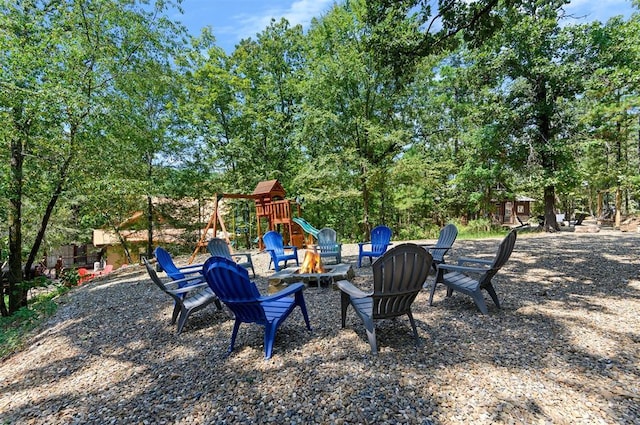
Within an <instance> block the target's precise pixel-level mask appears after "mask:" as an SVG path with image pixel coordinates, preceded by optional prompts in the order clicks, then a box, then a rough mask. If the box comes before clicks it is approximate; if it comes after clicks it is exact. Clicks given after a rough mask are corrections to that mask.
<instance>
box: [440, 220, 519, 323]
mask: <svg viewBox="0 0 640 425" xmlns="http://www.w3.org/2000/svg"><path fill="white" fill-rule="evenodd" d="M516 237H517V232H516V231H515V230H512V231H511V232H509V234H508V235H507V236H506V237H505V238H504V239H503V240H502V242H501V243H500V246H499V248H498V253H497V254H496V256H495V258H494V259H493V260H482V259H474V258H465V257H463V258H459V259H458V265H452V264H439V265H438V272H437V274H436V281H435V282H434V284H433V287H432V288H431V295H430V296H429V305H433V295H434V293H435V291H436V286H437V285H438V283H442V284H444V285H445V286H446V287H447V296H448V297H450V296H451V295H452V294H453V292H454V291H458V292H462V293H463V294H466V295H469V296H470V297H471V298H473V301H474V302H475V303H476V305H477V306H478V309H479V310H480V311H481V312H482V314H488V310H487V305H486V303H485V302H484V297H483V295H482V290H483V289H484V290H485V291H487V292H488V293H489V295H490V296H491V299H492V300H493V302H494V304H495V305H496V307H498V308H500V302H499V301H498V295H497V294H496V291H495V289H494V288H493V285H492V284H491V279H492V278H493V277H494V276H495V275H496V273H498V271H499V270H500V269H501V268H502V266H504V264H505V263H506V262H507V260H508V259H509V257H510V256H511V253H512V252H513V247H514V246H515V243H516ZM463 264H475V265H476V266H475V267H473V266H464V265H463Z"/></svg>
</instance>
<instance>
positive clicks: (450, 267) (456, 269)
mask: <svg viewBox="0 0 640 425" xmlns="http://www.w3.org/2000/svg"><path fill="white" fill-rule="evenodd" d="M437 267H438V271H440V270H448V271H452V272H467V273H486V271H487V270H489V269H486V268H480V267H465V266H454V265H452V264H438V265H437Z"/></svg>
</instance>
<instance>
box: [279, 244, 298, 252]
mask: <svg viewBox="0 0 640 425" xmlns="http://www.w3.org/2000/svg"><path fill="white" fill-rule="evenodd" d="M282 248H284V249H290V250H292V251H293V252H298V247H297V246H293V245H285V246H283V247H282Z"/></svg>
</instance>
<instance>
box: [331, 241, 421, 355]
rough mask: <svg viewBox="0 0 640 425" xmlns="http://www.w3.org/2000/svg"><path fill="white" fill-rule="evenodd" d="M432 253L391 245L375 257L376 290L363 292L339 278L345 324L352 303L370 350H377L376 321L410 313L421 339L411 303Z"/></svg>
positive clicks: (416, 293) (412, 322) (408, 244)
mask: <svg viewBox="0 0 640 425" xmlns="http://www.w3.org/2000/svg"><path fill="white" fill-rule="evenodd" d="M431 262H432V258H431V254H429V253H428V252H427V251H426V250H425V249H424V248H421V247H420V246H418V245H415V244H410V243H407V244H402V245H398V246H395V247H393V248H391V249H390V250H389V251H387V252H385V253H384V254H383V255H382V256H381V257H379V258H378V259H377V260H376V261H374V263H373V265H372V268H373V291H371V292H363V291H361V290H360V289H358V288H356V287H355V286H353V285H352V284H351V283H350V282H349V281H347V280H341V281H339V282H337V285H338V288H340V291H341V297H340V301H341V302H340V305H341V310H342V327H343V328H344V327H345V319H346V317H347V308H348V307H349V305H352V306H353V309H354V310H355V311H356V313H357V314H358V316H360V318H361V319H362V321H363V322H364V327H365V329H366V330H367V338H368V339H369V345H370V346H371V353H372V354H374V355H376V354H377V353H378V346H377V341H376V330H375V325H374V321H375V320H378V319H387V318H392V317H398V316H403V315H405V314H406V315H407V316H409V322H410V323H411V327H412V328H413V335H414V337H415V339H416V344H417V343H419V341H420V340H419V337H418V330H417V329H416V324H415V321H414V320H413V314H412V313H411V304H412V303H413V301H414V300H415V299H416V297H417V296H418V293H419V292H420V290H421V289H422V285H423V284H424V281H425V280H426V278H427V275H428V274H429V269H430V268H431Z"/></svg>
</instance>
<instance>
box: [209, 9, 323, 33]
mask: <svg viewBox="0 0 640 425" xmlns="http://www.w3.org/2000/svg"><path fill="white" fill-rule="evenodd" d="M265 3H266V2H265ZM333 3H334V0H296V1H294V2H291V3H290V4H282V5H281V6H278V7H271V8H269V9H265V10H255V11H253V12H251V13H242V14H237V15H235V16H233V17H232V19H231V20H232V21H234V22H236V23H237V25H234V26H226V27H225V28H218V31H220V32H225V33H227V34H229V35H232V36H234V38H236V41H240V40H241V39H243V38H249V37H251V38H255V35H256V34H257V33H259V32H261V31H263V30H264V29H265V28H266V27H267V26H268V25H269V23H270V22H271V19H275V20H276V21H279V20H280V19H281V18H285V19H286V20H287V21H289V23H290V24H291V25H292V26H293V25H298V24H300V25H302V26H303V27H307V26H308V25H309V23H310V22H311V19H312V18H314V17H320V16H321V15H322V14H323V13H324V12H326V11H327V10H328V9H329V8H330V7H331V6H332V5H333Z"/></svg>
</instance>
